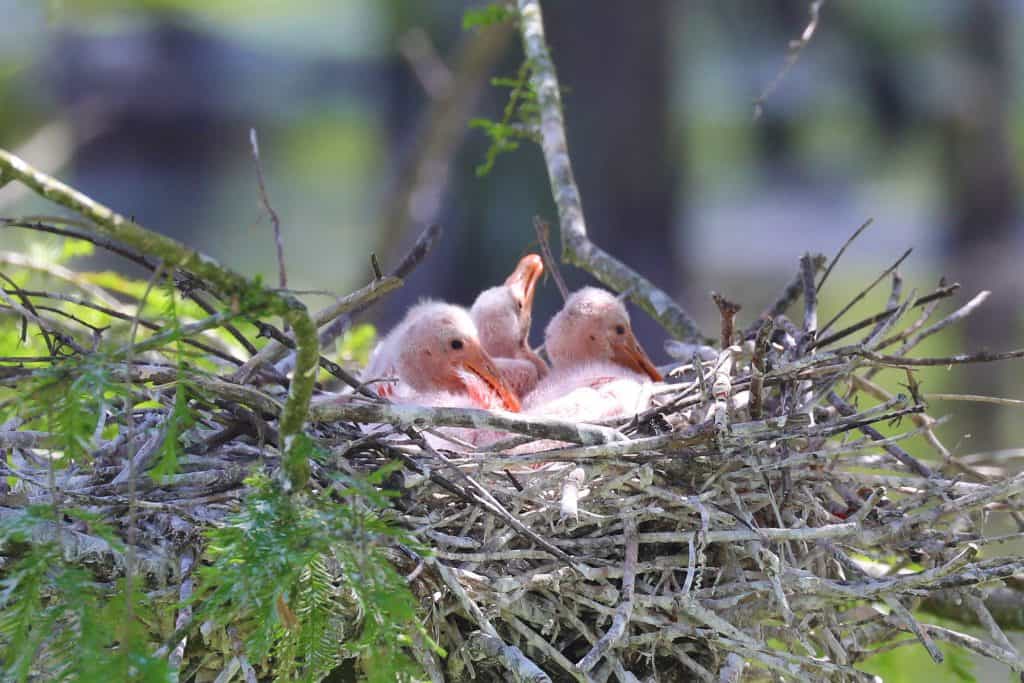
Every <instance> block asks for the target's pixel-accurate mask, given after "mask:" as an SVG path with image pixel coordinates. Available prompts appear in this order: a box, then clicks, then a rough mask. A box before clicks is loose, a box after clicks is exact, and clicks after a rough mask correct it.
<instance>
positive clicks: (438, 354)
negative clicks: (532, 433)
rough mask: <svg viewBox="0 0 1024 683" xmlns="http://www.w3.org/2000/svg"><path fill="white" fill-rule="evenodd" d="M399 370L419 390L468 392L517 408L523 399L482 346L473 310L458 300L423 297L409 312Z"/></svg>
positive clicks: (481, 400)
mask: <svg viewBox="0 0 1024 683" xmlns="http://www.w3.org/2000/svg"><path fill="white" fill-rule="evenodd" d="M403 325H404V329H403V333H402V337H401V339H400V340H398V342H399V352H398V362H397V370H398V376H399V377H400V378H401V379H402V380H403V381H405V382H406V383H407V384H408V385H409V386H411V387H412V388H413V389H415V390H416V391H419V392H436V391H448V392H452V393H456V394H469V396H470V397H471V398H473V399H474V401H475V402H476V403H477V404H478V405H481V406H490V405H492V404H495V402H496V401H495V400H494V399H497V403H500V405H501V406H503V407H504V408H505V409H507V410H511V411H518V410H519V409H520V406H519V400H518V399H517V398H516V395H515V392H513V391H512V390H511V389H510V388H509V386H508V385H507V383H506V382H505V380H504V379H502V376H501V373H500V372H499V370H498V368H497V367H496V366H495V364H494V361H493V360H492V359H491V357H490V356H489V355H488V354H487V352H486V351H484V349H483V346H482V345H481V344H480V339H479V337H478V336H477V330H476V327H475V326H474V325H473V321H472V319H471V318H470V317H469V314H468V313H467V312H466V311H465V310H464V309H462V308H459V307H458V306H452V305H449V304H444V303H439V302H432V301H428V302H424V303H421V304H418V305H417V306H414V307H413V308H412V309H410V311H409V313H408V314H407V315H406V321H405V322H404V323H403Z"/></svg>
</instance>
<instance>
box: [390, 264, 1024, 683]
mask: <svg viewBox="0 0 1024 683" xmlns="http://www.w3.org/2000/svg"><path fill="white" fill-rule="evenodd" d="M820 265H821V262H820V261H817V260H815V259H812V258H805V259H804V260H803V264H802V272H801V275H800V277H798V278H797V279H796V280H795V281H794V283H793V285H792V286H791V288H790V289H789V290H788V294H786V295H784V296H783V297H782V298H781V299H780V301H779V302H778V303H777V304H776V306H775V307H774V308H773V309H772V310H770V311H769V312H767V314H766V315H765V316H762V318H761V320H760V321H759V322H758V323H757V324H755V325H753V326H751V328H750V329H748V330H746V331H745V332H742V333H741V332H739V331H738V330H736V331H734V316H735V313H736V311H737V310H738V307H737V306H735V305H733V304H731V303H730V302H728V301H725V300H724V299H721V298H720V297H717V298H716V300H717V301H718V304H719V307H720V309H721V311H722V327H723V329H722V338H723V339H724V340H727V341H728V342H733V341H738V342H739V343H736V344H731V343H726V344H725V348H716V349H711V348H708V347H697V346H686V345H671V346H670V350H671V351H673V352H674V353H675V355H677V356H681V357H682V358H683V359H684V360H682V361H681V362H680V363H679V364H677V365H675V366H673V368H672V370H671V373H670V374H671V379H670V383H668V384H666V386H665V387H664V389H663V390H661V391H660V393H659V394H658V395H657V397H656V399H655V405H653V406H652V407H651V408H650V409H649V410H647V411H645V412H643V413H641V414H639V415H635V416H631V417H630V418H629V419H623V420H621V421H620V422H617V423H615V424H608V425H604V427H605V428H611V429H612V430H613V431H612V433H610V434H609V433H607V432H601V431H586V432H585V433H580V434H578V435H577V438H576V439H573V440H574V441H576V442H577V444H576V445H566V446H565V447H562V448H557V449H553V450H552V449H548V448H546V449H544V450H543V451H542V452H536V453H528V454H518V455H509V454H507V453H503V452H502V449H500V448H492V449H491V452H487V453H459V454H442V453H439V452H434V451H433V450H431V449H428V450H427V451H426V452H421V453H417V454H415V455H413V454H410V455H408V456H407V457H408V460H407V463H408V465H409V466H408V468H407V469H406V472H407V474H408V475H409V476H407V477H406V479H405V481H404V484H403V493H404V495H403V496H402V498H401V499H400V501H399V503H398V506H399V509H400V510H401V519H402V520H403V522H404V523H405V524H407V525H408V526H409V528H410V529H411V530H413V531H414V532H415V534H416V535H417V536H418V537H419V538H421V539H422V540H423V541H424V542H425V543H427V544H429V546H430V547H431V549H432V550H433V554H432V556H431V557H429V558H419V560H418V562H419V565H418V567H417V570H415V571H413V573H414V574H415V575H416V577H417V578H416V580H415V582H414V585H415V587H416V590H417V591H418V593H419V594H420V595H421V596H422V598H423V601H424V603H425V604H429V605H430V612H429V614H430V626H431V628H432V629H433V632H434V634H435V636H436V637H437V639H438V640H439V641H440V642H441V643H442V644H443V645H444V646H445V647H446V648H447V649H448V650H449V655H448V658H447V663H446V667H447V675H448V676H450V677H451V678H452V679H453V680H513V679H514V680H547V678H546V677H547V676H550V677H551V679H552V680H607V679H609V678H610V677H611V678H612V679H616V678H617V679H618V680H621V681H630V680H657V681H671V680H680V681H691V680H704V681H719V680H721V681H738V680H758V679H765V680H768V679H775V678H781V679H787V680H788V679H792V680H810V681H820V680H837V681H842V680H850V681H854V680H871V676H868V675H867V674H865V673H863V672H861V671H858V668H857V665H858V663H859V662H862V661H863V660H864V659H866V658H868V657H870V656H871V655H872V654H875V653H877V652H879V651H884V650H886V649H889V648H891V647H892V646H893V643H894V642H896V643H899V644H900V645H907V644H910V645H913V644H915V643H916V644H919V645H920V646H922V647H924V648H926V650H927V651H928V653H930V655H931V656H932V658H933V659H934V660H935V661H936V662H939V661H942V659H943V652H942V650H941V649H940V648H939V647H938V645H937V643H938V642H946V643H953V644H955V645H958V646H962V647H967V648H969V649H971V650H973V651H975V652H978V653H981V654H983V655H985V656H987V657H991V658H994V659H996V660H998V661H1000V662H1002V663H1004V664H1006V665H1007V666H1009V667H1011V668H1012V669H1013V670H1015V671H1021V670H1022V669H1021V665H1022V660H1021V658H1020V656H1019V654H1018V653H1017V651H1016V650H1015V649H1014V647H1013V646H1012V645H1011V644H1010V642H1009V641H1008V640H1007V639H1006V637H1005V636H1004V635H1003V633H1002V631H1001V630H1000V627H999V626H998V625H997V624H996V621H995V620H994V619H993V617H992V616H991V613H989V611H988V610H987V608H986V605H985V600H984V597H985V594H986V591H987V590H989V589H991V588H993V587H995V586H998V585H999V584H1000V581H1001V580H1003V579H1006V578H1008V577H1011V576H1013V575H1014V574H1016V573H1019V572H1020V571H1021V568H1022V566H1024V562H1022V561H1021V559H1020V558H1019V557H1000V556H999V555H998V553H996V552H989V551H988V548H987V545H988V544H990V543H994V542H995V543H997V542H1000V541H1002V540H1005V538H1006V536H993V534H992V531H991V530H992V528H993V527H991V526H986V524H987V523H989V522H990V521H991V520H990V519H989V518H988V516H987V515H988V513H989V512H991V511H995V510H999V511H1002V512H1009V513H1010V514H1011V515H1012V517H1013V519H1014V520H1016V521H1017V522H1020V517H1019V513H1018V512H1017V508H1018V505H1019V502H1020V500H1019V497H1018V498H1015V496H1018V494H1020V492H1021V491H1022V490H1024V475H1018V476H1015V477H1009V478H1002V477H1000V478H998V479H993V478H991V477H990V476H987V475H986V474H985V473H983V472H979V471H977V470H975V469H973V468H972V467H971V466H970V465H969V464H967V463H964V462H960V461H958V460H957V458H956V457H954V456H953V455H951V453H950V452H949V451H948V450H947V449H946V448H945V447H944V446H943V444H942V443H941V442H940V441H939V440H938V438H937V437H936V435H935V432H934V427H935V426H936V425H937V424H939V422H940V421H939V420H936V419H934V418H932V417H930V416H929V415H928V414H927V412H926V410H927V404H926V402H925V398H924V397H923V396H922V395H921V393H920V391H919V388H918V385H917V382H916V380H915V372H916V371H917V370H919V369H920V368H921V367H923V366H929V365H948V364H951V363H958V362H981V361H989V360H994V359H996V358H998V357H1000V356H997V355H992V354H979V355H975V356H956V357H952V358H921V357H914V358H911V357H909V356H908V355H907V353H908V352H909V351H910V350H911V349H913V348H914V347H915V346H916V345H917V344H918V343H919V342H920V341H921V340H922V339H924V338H926V337H928V336H929V335H931V334H933V333H935V332H937V331H939V330H941V329H943V328H945V327H946V326H947V325H949V324H950V323H952V322H955V321H957V320H959V319H961V318H962V317H964V316H965V315H966V314H968V313H970V311H971V310H973V309H974V307H975V306H976V305H977V304H978V303H980V301H981V300H982V299H983V298H984V296H981V297H979V298H976V299H975V300H972V301H971V302H969V303H968V304H967V305H965V306H963V307H962V308H960V309H958V310H957V311H955V312H954V313H952V314H951V315H948V316H946V317H945V318H942V319H940V320H938V321H937V322H933V321H932V316H933V314H934V313H935V309H936V302H937V301H938V300H940V299H941V298H944V297H947V296H949V295H951V294H952V293H953V292H954V291H955V290H956V286H952V287H946V286H942V287H939V288H938V289H937V290H936V291H935V292H933V293H932V294H929V295H927V296H923V297H914V296H913V295H911V296H910V297H909V298H906V299H902V298H901V296H900V291H899V289H900V284H899V280H898V277H896V278H894V281H893V282H894V291H893V296H892V298H891V300H890V305H889V306H888V307H887V308H885V309H884V310H882V311H879V312H878V313H877V314H876V315H873V316H870V317H867V318H865V319H863V320H861V321H859V322H856V323H853V324H850V325H848V326H846V327H844V328H843V329H835V328H834V325H832V324H829V325H825V326H823V327H821V328H819V325H818V322H817V304H816V296H815V279H816V273H817V271H818V268H819V267H820ZM800 291H803V292H805V293H806V295H805V297H804V299H805V310H804V315H803V317H802V321H801V322H800V323H799V324H797V323H794V322H791V321H790V319H789V318H787V317H786V315H784V314H783V313H782V311H784V310H785V309H786V308H787V307H788V304H789V302H790V301H791V300H792V299H793V298H794V297H795V296H796V295H797V294H799V292H800ZM859 296H861V295H859ZM859 296H858V298H859ZM740 340H741V341H740ZM886 369H896V370H902V371H903V372H905V378H904V379H903V385H904V387H905V393H901V394H896V395H893V394H891V393H889V392H888V391H887V390H886V389H884V388H883V387H882V386H880V385H879V384H878V383H876V381H875V376H876V375H877V374H878V373H879V372H880V371H882V370H886ZM449 423H453V422H449ZM506 426H507V425H506ZM557 427H558V428H562V427H564V425H557ZM583 428H584V427H583V426H580V429H583ZM551 429H552V426H551V425H545V424H540V423H538V424H535V425H529V424H523V425H520V428H519V429H518V431H519V432H520V433H524V434H532V437H534V438H554V437H556V435H555V434H553V433H551ZM587 429H588V430H589V429H590V428H589V427H587ZM565 437H566V435H565V434H564V433H562V434H561V438H563V439H565ZM529 438H531V437H530V436H524V437H521V438H520V439H515V440H513V442H511V443H510V444H509V445H512V443H515V444H520V445H519V446H518V448H517V453H519V452H521V451H522V450H523V448H522V446H521V443H522V441H524V440H527V439H529ZM929 451H930V452H929ZM922 455H923V456H924V457H922ZM416 473H418V474H416ZM412 564H413V565H416V564H417V563H416V562H412ZM423 568H426V571H420V570H421V569H423ZM410 570H411V568H410ZM411 571H412V570H411ZM924 600H930V601H931V603H930V604H932V605H933V606H934V605H935V604H937V603H941V602H942V601H943V600H945V601H947V602H949V601H952V602H954V603H955V604H957V605H961V607H960V610H959V611H960V612H961V615H964V614H966V615H967V616H966V617H964V616H962V619H963V620H965V621H967V622H968V623H975V624H982V625H985V626H987V627H988V628H989V629H990V636H989V638H988V639H985V638H977V637H975V636H971V635H967V634H964V633H959V632H957V631H955V630H951V629H949V628H945V627H942V626H938V625H933V624H928V623H923V622H922V621H919V618H920V617H919V616H918V615H917V614H916V610H918V608H919V607H921V606H922V603H923V601H924ZM940 609H941V606H940ZM954 611H956V610H955V608H954ZM901 634H909V636H908V637H907V638H901ZM441 676H442V673H441V671H440V669H439V670H438V671H437V677H441Z"/></svg>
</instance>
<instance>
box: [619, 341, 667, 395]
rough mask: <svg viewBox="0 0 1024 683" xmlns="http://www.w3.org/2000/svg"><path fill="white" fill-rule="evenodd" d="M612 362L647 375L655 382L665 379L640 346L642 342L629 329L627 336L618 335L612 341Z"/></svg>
mask: <svg viewBox="0 0 1024 683" xmlns="http://www.w3.org/2000/svg"><path fill="white" fill-rule="evenodd" d="M612 360H613V361H615V362H616V363H618V364H619V365H622V366H624V367H627V368H629V369H630V370H632V371H633V372H638V373H640V374H642V375H647V376H648V377H650V378H651V379H652V380H654V381H655V382H660V381H661V380H662V379H663V377H662V376H661V373H660V372H658V368H656V367H654V363H652V362H651V359H650V358H648V357H647V353H646V352H645V351H644V350H643V347H641V346H640V342H638V341H637V340H636V337H635V336H633V330H630V329H627V330H626V334H624V335H618V336H616V337H615V338H614V339H613V340H612Z"/></svg>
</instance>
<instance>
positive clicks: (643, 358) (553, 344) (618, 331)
mask: <svg viewBox="0 0 1024 683" xmlns="http://www.w3.org/2000/svg"><path fill="white" fill-rule="evenodd" d="M544 347H545V348H546V349H547V353H548V357H549V358H550V359H551V364H552V366H554V367H570V366H573V365H577V364H580V363H586V362H592V361H609V362H612V363H615V364H617V365H621V366H623V367H625V368H628V369H630V370H632V371H634V372H636V373H639V374H642V375H647V376H648V377H650V378H651V379H652V380H654V381H656V382H659V381H661V379H662V376H661V373H660V372H658V369H657V368H656V367H654V363H652V362H651V359H650V358H649V357H648V356H647V353H646V352H645V351H644V350H643V347H641V346H640V342H638V341H637V339H636V336H634V334H633V328H632V327H631V326H630V323H629V313H627V312H626V307H625V306H623V304H622V302H621V301H619V300H618V299H617V298H616V297H615V296H614V295H613V294H612V293H611V292H608V291H606V290H603V289H598V288H597V287H584V288H583V289H580V290H577V291H575V292H573V293H572V294H571V295H570V296H569V298H568V299H567V300H566V302H565V305H564V306H563V307H562V310H561V311H559V312H558V314H557V315H556V316H555V317H554V318H552V319H551V322H550V323H549V324H548V327H547V330H546V332H545V338H544Z"/></svg>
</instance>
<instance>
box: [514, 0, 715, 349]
mask: <svg viewBox="0 0 1024 683" xmlns="http://www.w3.org/2000/svg"><path fill="white" fill-rule="evenodd" d="M518 6H519V31H520V34H521V35H522V39H523V50H524V52H525V53H526V58H527V60H529V62H530V65H531V66H532V73H531V75H530V84H531V86H532V87H533V90H534V92H535V93H536V94H537V105H538V106H539V108H540V137H541V148H542V149H543V151H544V161H545V164H546V165H547V169H548V178H549V180H550V182H551V193H552V196H553V197H554V200H555V204H556V206H557V207H558V217H559V225H560V228H561V236H562V259H563V260H564V261H565V262H567V263H571V264H573V265H575V266H578V267H580V268H583V269H584V270H586V271H588V272H589V273H591V274H592V275H593V276H594V277H596V278H597V279H598V280H600V281H601V282H602V283H604V284H605V285H607V286H608V287H610V288H612V289H614V290H615V291H617V292H622V291H626V290H632V294H631V298H632V300H633V301H634V302H635V303H636V304H638V305H639V306H640V307H641V308H642V309H644V310H645V311H646V312H647V313H648V314H649V315H651V316H652V317H653V318H654V319H655V320H657V321H658V322H659V323H660V324H661V326H662V327H663V328H665V330H666V331H667V332H668V333H669V334H670V335H671V336H672V337H674V338H676V339H699V338H701V337H703V335H702V334H701V333H700V330H699V328H698V327H697V323H696V322H694V320H693V319H692V318H691V317H690V316H689V314H687V313H686V311H684V310H683V309H682V308H681V307H680V306H679V304H677V303H676V302H675V301H673V300H672V298H671V297H670V296H669V295H668V294H666V293H665V292H664V291H662V290H661V289H659V288H657V287H655V286H654V284H652V283H651V282H650V281H649V280H647V279H646V278H644V277H643V276H641V275H639V274H638V273H637V272H636V271H634V270H633V269H632V268H630V267H628V266H626V265H625V264H623V263H622V262H621V261H619V260H618V259H616V258H615V257H613V256H611V255H610V254H608V253H607V252H605V251H603V250H602V249H601V248H600V247H598V246H597V245H595V244H594V243H593V242H591V241H590V239H589V238H588V237H587V226H586V222H585V221H584V218H583V204H582V200H581V199H580V191H579V188H578V187H577V186H576V180H575V179H574V177H573V171H572V162H571V161H570V159H569V145H568V142H567V141H566V136H565V120H564V118H563V116H562V100H561V95H560V93H559V86H558V77H557V76H556V75H555V66H554V64H553V63H552V61H551V53H550V52H549V51H548V46H547V43H546V42H545V38H544V20H543V17H542V15H541V9H540V1H539V0H518Z"/></svg>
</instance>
